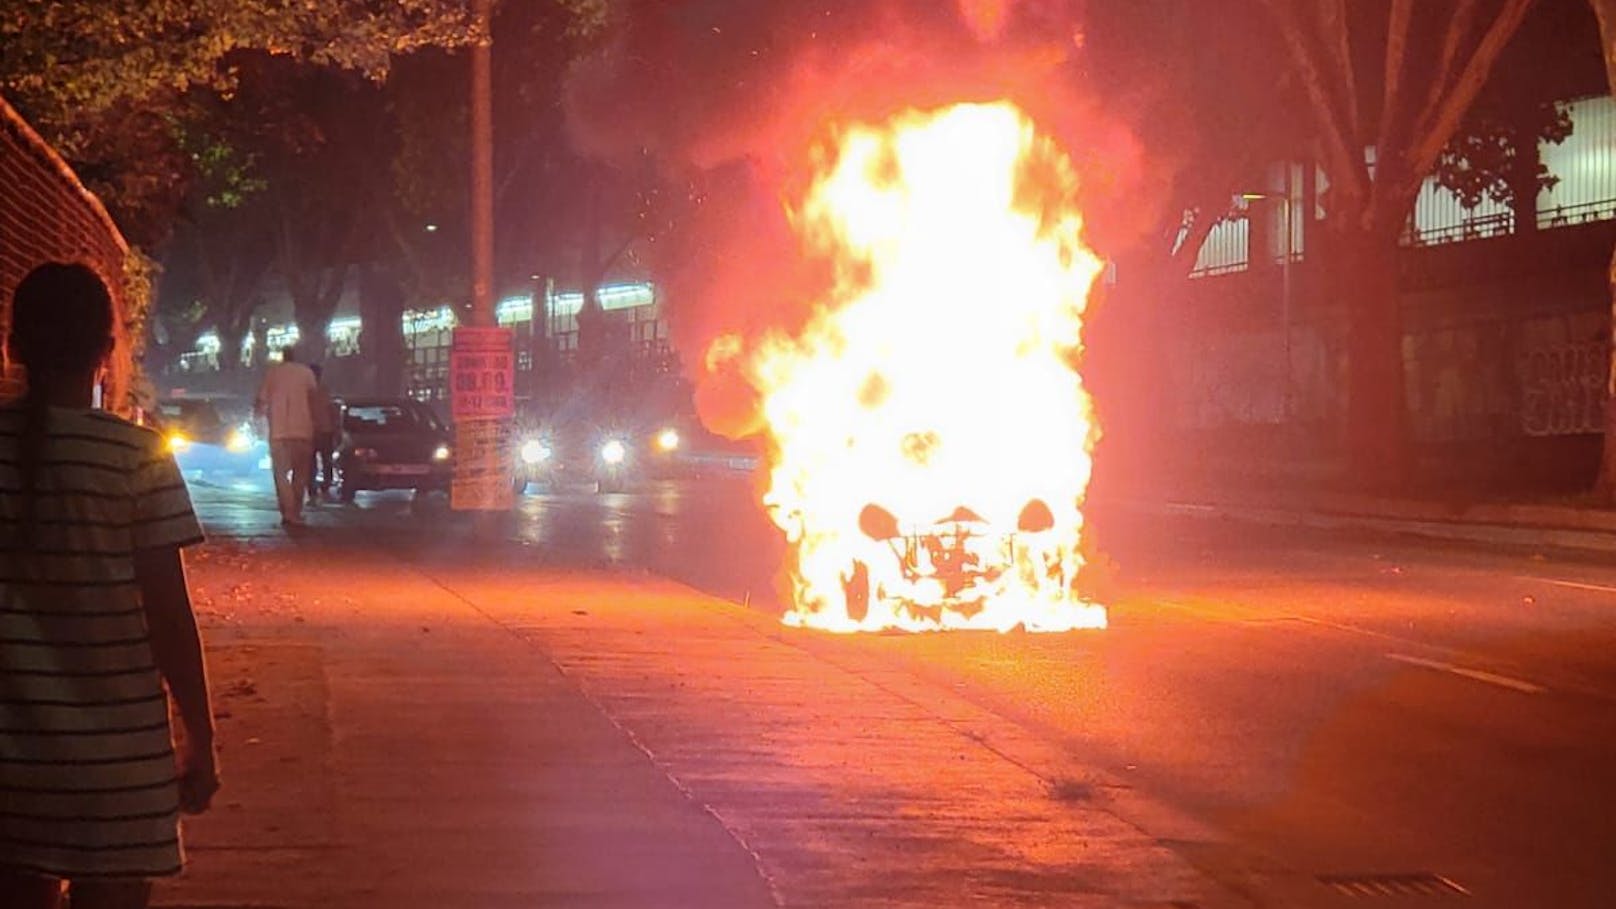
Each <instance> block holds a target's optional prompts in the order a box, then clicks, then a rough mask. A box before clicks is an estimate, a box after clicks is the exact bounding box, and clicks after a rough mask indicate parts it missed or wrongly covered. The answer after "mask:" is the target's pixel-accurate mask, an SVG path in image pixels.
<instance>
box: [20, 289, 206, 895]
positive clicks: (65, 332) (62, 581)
mask: <svg viewBox="0 0 1616 909" xmlns="http://www.w3.org/2000/svg"><path fill="white" fill-rule="evenodd" d="M113 318H114V313H113V306H112V301H111V298H110V296H109V294H108V293H107V289H106V286H105V285H104V284H103V283H102V282H101V280H100V279H99V278H98V277H97V276H96V274H95V273H94V272H93V271H91V270H90V269H89V268H86V267H84V266H82V265H62V264H51V265H44V266H41V267H39V268H37V269H35V270H34V271H33V272H31V273H29V275H28V276H27V277H26V278H24V279H23V281H22V283H21V284H19V285H18V287H17V290H16V293H15V294H14V296H13V301H12V310H11V324H10V332H9V334H8V336H7V338H6V342H7V350H8V352H9V354H10V357H11V359H12V361H13V362H17V363H20V364H21V365H22V366H23V367H25V369H26V371H27V375H28V391H27V394H26V395H25V397H24V398H23V400H22V402H21V403H20V404H19V405H15V406H11V407H7V408H0V894H4V895H5V897H6V898H5V900H4V901H3V902H4V904H5V905H6V906H8V907H18V909H56V907H57V906H58V905H59V904H60V901H61V897H62V891H63V890H64V888H65V889H66V890H67V891H68V893H69V894H70V896H71V900H72V905H73V909H126V907H127V909H143V907H145V906H146V905H147V901H148V899H149V894H150V886H151V885H150V879H151V878H153V877H158V876H162V875H169V874H174V873H176V872H178V871H179V869H180V843H179V823H178V815H179V813H180V812H181V811H186V812H199V811H202V810H204V809H206V808H207V807H208V804H209V801H210V800H211V798H212V796H213V793H214V791H215V790H216V789H217V788H218V785H219V782H218V774H217V771H216V769H215V764H214V757H213V719H212V714H211V712H210V710H209V707H208V690H207V678H206V674H205V672H204V669H203V663H202V647H201V641H200V640H199V637H198V634H197V629H196V619H195V616H194V615H193V614H192V611H191V603H190V597H189V595H188V594H187V592H186V586H185V570H184V567H183V565H182V564H181V561H180V549H181V547H184V546H188V545H191V544H193V543H197V542H200V541H201V539H202V533H201V528H200V526H199V525H198V523H197V520H196V516H195V514H194V513H193V512H192V510H191V501H190V496H189V494H188V492H187V491H186V488H185V483H184V481H183V480H182V479H181V477H180V473H179V469H178V468H177V467H176V466H175V464H174V459H173V457H172V455H170V454H169V453H168V452H167V450H166V448H165V446H164V444H163V440H162V438H161V437H160V436H158V435H157V434H156V433H154V432H151V431H149V430H146V429H142V428H140V427H137V426H134V425H131V424H129V423H126V422H124V421H123V420H121V419H119V418H117V417H115V416H113V415H111V414H108V413H106V412H104V411H100V410H96V409H94V408H93V407H92V406H91V404H92V400H93V396H94V389H95V386H96V382H97V379H98V376H99V374H100V371H101V369H102V366H103V364H104V363H105V361H106V359H107V357H108V355H109V354H110V353H111V350H112V338H113V322H112V320H113ZM165 683H166V689H167V691H166V694H165V690H164V689H165ZM169 698H172V699H173V702H174V707H175V712H177V714H178V715H179V719H180V722H181V726H182V730H181V731H182V732H183V736H182V738H181V739H180V745H181V747H180V748H179V749H178V753H177V754H176V748H175V746H174V740H173V737H172V734H171V731H170V728H169Z"/></svg>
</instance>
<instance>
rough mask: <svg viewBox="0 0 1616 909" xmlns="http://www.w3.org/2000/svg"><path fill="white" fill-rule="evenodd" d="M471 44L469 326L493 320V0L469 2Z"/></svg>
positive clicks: (490, 324) (484, 325)
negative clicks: (473, 22) (472, 17)
mask: <svg viewBox="0 0 1616 909" xmlns="http://www.w3.org/2000/svg"><path fill="white" fill-rule="evenodd" d="M473 12H474V15H475V16H476V19H477V32H478V37H477V42H476V43H475V44H473V45H472V48H471V324H473V325H476V326H479V327H484V328H486V327H489V326H492V325H493V324H494V322H495V318H494V76H493V63H492V56H493V43H494V35H493V0H474V4H473Z"/></svg>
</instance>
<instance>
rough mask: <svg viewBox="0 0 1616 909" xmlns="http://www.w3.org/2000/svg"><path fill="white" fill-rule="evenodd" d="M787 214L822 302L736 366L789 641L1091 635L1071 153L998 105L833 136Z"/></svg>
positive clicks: (1083, 292)
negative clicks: (819, 280)
mask: <svg viewBox="0 0 1616 909" xmlns="http://www.w3.org/2000/svg"><path fill="white" fill-rule="evenodd" d="M821 164H822V171H823V172H822V173H821V174H820V175H819V177H818V178H817V181H816V182H815V183H814V184H813V185H812V188H811V189H810V190H809V192H808V194H807V196H806V198H805V200H804V201H803V202H802V204H801V205H800V207H798V208H796V209H795V211H794V212H793V214H794V219H795V223H796V226H797V229H798V231H799V233H800V234H801V236H802V237H803V239H804V241H805V243H806V245H807V246H808V248H809V252H810V253H811V254H812V255H814V256H823V257H826V258H827V259H828V261H829V262H830V263H831V264H832V265H833V268H834V271H835V275H836V281H835V289H834V291H833V292H832V293H831V294H830V296H829V297H828V298H827V299H826V300H825V301H824V302H823V304H822V305H821V306H820V307H818V308H817V309H816V310H815V312H814V315H813V317H812V318H811V319H810V320H809V322H808V324H807V325H806V326H805V327H804V328H803V329H802V331H800V332H799V333H798V334H796V335H794V336H786V335H784V334H778V333H777V334H774V335H771V336H768V337H766V338H764V339H762V340H761V341H760V342H759V343H758V344H757V345H756V347H755V348H754V349H753V350H751V351H750V352H744V351H742V350H741V349H740V347H739V346H738V345H737V344H736V339H734V338H733V337H731V338H724V339H720V340H719V342H717V343H715V344H714V346H713V347H712V348H711V349H710V350H709V352H708V354H709V362H710V363H711V362H713V361H723V360H726V359H728V360H731V362H732V363H733V362H735V361H734V358H737V357H739V358H742V362H741V367H742V369H743V371H744V372H745V373H746V374H747V376H748V378H749V380H750V381H751V382H752V384H753V385H754V386H755V387H756V389H757V391H758V393H759V396H760V398H761V401H762V411H763V419H764V422H765V424H766V431H767V433H768V435H769V437H770V440H771V443H772V444H771V446H770V447H771V457H770V464H769V467H770V477H769V479H770V487H769V489H768V492H767V493H766V495H765V499H764V501H765V504H766V506H767V507H768V510H769V513H770V515H771V517H772V518H773V520H774V522H775V523H776V524H778V525H779V527H780V528H781V529H782V530H783V531H784V532H785V534H786V537H787V540H788V542H789V544H790V546H791V550H792V557H793V562H792V565H791V566H790V570H791V575H792V578H791V580H792V584H793V589H794V600H795V602H794V604H793V609H792V611H791V612H790V613H789V614H788V615H787V616H786V622H787V623H788V624H791V625H799V626H809V627H814V628H821V629H826V630H830V631H868V630H878V629H894V628H896V629H905V630H916V631H918V630H929V629H943V628H986V629H995V630H999V631H1006V630H1009V629H1012V628H1015V627H1017V626H1022V627H1025V628H1026V629H1028V630H1031V631H1056V630H1066V629H1071V628H1077V627H1100V626H1103V625H1104V624H1105V610H1104V609H1103V607H1100V606H1097V605H1094V604H1091V603H1087V602H1084V601H1083V600H1082V599H1081V597H1080V596H1079V595H1078V594H1077V593H1076V591H1075V589H1074V582H1075V579H1076V576H1077V573H1078V569H1079V568H1080V567H1081V566H1082V563H1083V560H1082V554H1081V542H1082V533H1083V514H1082V502H1083V496H1084V492H1085V489H1086V488H1087V486H1088V481H1089V473H1090V466H1091V465H1090V460H1089V451H1090V448H1091V445H1092V443H1093V442H1094V440H1095V437H1096V435H1097V432H1096V428H1095V426H1094V422H1093V416H1092V411H1091V409H1090V406H1089V399H1088V395H1087V393H1086V392H1085V391H1084V388H1083V382H1082V379H1081V376H1080V375H1079V374H1078V372H1077V371H1076V368H1075V366H1076V363H1077V358H1078V355H1079V354H1080V352H1081V347H1082V328H1083V312H1084V308H1085V305H1086V303H1087V300H1088V295H1089V291H1090V288H1091V286H1092V284H1093V283H1094V279H1095V277H1096V276H1097V275H1098V274H1099V273H1100V271H1101V267H1102V266H1101V262H1100V260H1099V259H1098V258H1097V257H1096V256H1095V255H1094V253H1092V252H1091V251H1090V250H1089V249H1088V248H1087V247H1086V246H1085V245H1084V243H1083V240H1082V236H1081V234H1082V228H1083V222H1082V218H1081V216H1080V214H1079V212H1078V211H1077V208H1076V206H1075V203H1074V202H1073V199H1074V196H1075V191H1076V187H1077V178H1076V175H1075V173H1074V171H1073V168H1072V165H1071V163H1070V161H1069V160H1068V158H1067V157H1066V155H1065V154H1064V153H1063V152H1062V151H1061V150H1060V149H1059V148H1058V147H1057V146H1056V145H1055V144H1054V143H1053V142H1052V141H1051V140H1049V139H1047V138H1045V137H1042V136H1040V135H1039V134H1038V133H1037V132H1036V130H1035V129H1034V127H1033V124H1032V123H1031V122H1030V121H1029V120H1028V119H1027V117H1026V116H1025V115H1024V114H1022V113H1021V112H1020V111H1019V110H1018V109H1017V108H1016V107H1015V106H1014V105H1012V104H1009V103H996V104H961V105H956V106H952V107H948V108H945V109H942V110H938V111H931V112H908V113H905V114H901V115H899V116H897V117H895V118H893V119H892V120H891V121H889V122H887V123H886V124H884V125H880V126H858V127H854V128H849V129H846V130H844V131H841V132H840V133H839V134H838V135H837V138H836V141H834V142H833V143H831V145H830V146H829V147H827V149H826V151H825V154H824V155H823V156H822V161H821Z"/></svg>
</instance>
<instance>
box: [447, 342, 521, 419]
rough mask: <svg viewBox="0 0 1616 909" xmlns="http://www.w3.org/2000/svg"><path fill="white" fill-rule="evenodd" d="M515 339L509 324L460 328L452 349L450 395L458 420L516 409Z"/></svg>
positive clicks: (508, 413)
mask: <svg viewBox="0 0 1616 909" xmlns="http://www.w3.org/2000/svg"><path fill="white" fill-rule="evenodd" d="M515 379H516V355H515V341H514V336H513V335H512V334H511V330H510V329H508V328H457V329H455V332H454V345H453V346H452V347H451V348H450V349H449V392H450V394H449V397H450V401H451V408H450V409H451V410H452V411H453V413H454V418H455V419H456V420H482V419H503V418H505V417H509V416H511V415H513V414H514V413H515V412H516V392H515V389H514V387H513V386H514V383H515Z"/></svg>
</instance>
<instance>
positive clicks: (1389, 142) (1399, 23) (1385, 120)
mask: <svg viewBox="0 0 1616 909" xmlns="http://www.w3.org/2000/svg"><path fill="white" fill-rule="evenodd" d="M1413 19H1414V0H1392V12H1391V18H1390V20H1389V21H1388V23H1387V25H1386V75H1385V79H1384V84H1383V86H1382V92H1381V102H1380V129H1379V138H1378V139H1376V140H1375V147H1376V148H1394V147H1395V142H1396V140H1397V138H1398V135H1399V133H1400V131H1401V120H1402V116H1401V114H1402V109H1403V107H1404V100H1405V99H1404V97H1403V95H1404V92H1403V90H1402V89H1403V85H1402V81H1403V70H1404V69H1405V68H1406V67H1407V65H1408V32H1409V26H1410V25H1411V24H1412V22H1413Z"/></svg>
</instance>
